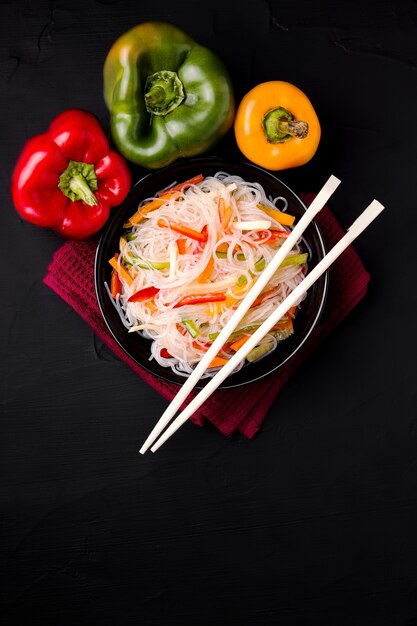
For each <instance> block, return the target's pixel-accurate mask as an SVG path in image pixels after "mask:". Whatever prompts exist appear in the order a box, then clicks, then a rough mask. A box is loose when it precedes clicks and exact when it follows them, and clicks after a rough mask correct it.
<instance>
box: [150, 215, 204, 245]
mask: <svg viewBox="0 0 417 626" xmlns="http://www.w3.org/2000/svg"><path fill="white" fill-rule="evenodd" d="M158 226H159V228H170V229H171V230H173V231H174V232H175V233H179V234H180V235H184V236H185V237H189V238H190V239H195V240H196V241H201V242H204V241H207V233H199V232H198V230H194V229H193V228H188V226H183V225H182V224H171V223H168V224H167V223H166V222H165V221H164V220H158Z"/></svg>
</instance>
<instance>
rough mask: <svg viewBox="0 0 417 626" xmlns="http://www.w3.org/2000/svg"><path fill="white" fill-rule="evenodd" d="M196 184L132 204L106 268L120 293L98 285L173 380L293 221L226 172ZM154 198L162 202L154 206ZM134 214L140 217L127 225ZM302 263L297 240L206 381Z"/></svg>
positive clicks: (276, 331)
mask: <svg viewBox="0 0 417 626" xmlns="http://www.w3.org/2000/svg"><path fill="white" fill-rule="evenodd" d="M196 178H197V181H198V182H194V183H192V184H191V185H190V184H189V182H188V183H187V181H185V183H180V184H179V185H176V186H175V187H170V188H169V189H167V188H165V189H164V190H163V191H162V192H161V193H160V192H158V193H156V194H155V196H153V197H149V198H147V199H144V200H143V201H142V202H141V203H140V205H139V207H138V210H137V211H136V212H135V213H134V214H133V217H135V220H134V222H135V223H133V224H132V225H131V226H130V229H129V230H127V231H124V232H123V235H122V236H121V237H120V238H119V250H118V252H116V253H115V255H114V256H113V257H112V258H111V259H110V264H111V266H112V268H113V269H116V270H117V268H119V278H120V280H121V284H122V289H121V291H120V290H117V289H109V288H108V285H107V289H108V290H109V291H110V293H111V295H112V297H113V299H114V305H115V308H116V310H117V311H118V313H119V315H120V316H121V319H122V320H123V323H124V324H125V325H126V326H128V327H129V331H128V332H129V333H133V332H140V333H143V334H144V336H145V337H147V338H149V339H151V340H152V347H151V353H152V357H153V358H155V359H156V361H157V362H158V363H159V364H160V365H161V366H162V367H170V368H171V369H172V370H173V371H174V372H177V373H180V374H183V375H184V374H185V375H188V374H189V373H190V372H191V371H192V370H193V368H194V367H195V364H196V363H198V362H199V361H200V360H201V358H202V356H203V355H204V354H205V353H206V352H207V350H208V349H209V347H210V345H211V344H212V342H213V341H214V340H215V339H216V337H217V336H218V335H219V333H220V332H221V330H222V329H223V328H224V325H225V324H226V323H227V321H228V319H230V317H231V315H232V314H233V311H234V310H235V309H236V308H237V307H238V306H239V302H240V301H241V299H242V298H243V297H244V295H245V293H247V291H248V290H249V289H250V287H251V286H252V285H253V283H254V282H256V280H257V279H258V276H259V274H260V273H261V272H262V271H263V269H264V268H265V266H266V264H267V262H269V261H270V259H271V258H272V256H273V255H275V253H276V252H277V250H278V248H279V247H280V246H281V245H282V242H283V241H284V236H287V235H288V234H289V232H290V230H289V225H293V224H294V220H295V218H294V216H291V215H289V214H288V213H287V212H285V209H286V208H287V202H286V200H285V199H284V198H282V197H281V198H280V201H281V202H284V206H283V209H284V211H283V212H280V211H278V210H277V209H274V204H273V203H272V202H271V201H270V200H269V199H268V198H267V196H266V194H265V191H264V190H263V189H262V188H260V187H259V186H258V185H257V184H255V183H248V182H246V181H244V180H243V179H241V178H239V177H237V176H229V175H228V174H227V173H226V172H217V173H216V174H215V175H213V176H207V177H206V178H203V177H202V176H199V177H196ZM192 180H196V179H195V178H194V179H192ZM254 185H255V186H254ZM190 187H191V188H190ZM170 190H171V191H172V192H173V193H172V194H170V193H169V192H170ZM255 190H256V193H254V192H255ZM175 193H178V196H175V195H174V194H175ZM163 197H164V198H165V200H164V203H163V204H162V205H159V204H158V203H157V204H154V202H155V199H158V198H163ZM266 210H267V211H268V212H266ZM138 214H139V215H140V214H142V218H141V219H140V220H138V221H137V216H138ZM266 217H268V218H269V219H268V220H266V219H265V218H266ZM129 221H130V222H132V217H131V218H130V220H129ZM283 222H285V223H286V225H283ZM236 226H237V228H236ZM280 235H282V236H280ZM307 263H308V253H307V252H303V250H302V248H301V246H300V244H298V243H297V244H296V245H295V246H294V247H293V248H292V250H291V251H290V253H289V254H288V255H287V256H286V257H285V259H284V260H283V262H282V264H281V266H280V268H279V270H278V271H277V272H276V273H275V274H274V276H273V277H272V278H271V281H270V282H269V283H268V286H267V287H265V288H264V289H263V290H262V291H261V293H260V294H259V297H258V298H256V299H255V300H254V302H253V304H252V306H251V307H250V309H249V311H248V312H247V313H246V315H245V316H244V318H243V319H242V322H241V325H240V327H239V328H238V329H237V330H236V331H235V332H233V333H232V334H231V336H230V337H229V340H228V342H226V344H224V346H223V349H222V351H221V353H220V354H219V357H218V359H215V360H214V361H213V362H212V363H211V364H210V366H209V368H208V370H209V371H208V373H207V376H211V375H212V374H213V370H214V369H216V368H218V367H221V366H222V365H224V364H225V363H227V360H228V359H229V358H231V356H232V355H233V353H234V352H235V351H236V346H238V345H241V343H242V342H244V341H246V340H247V337H248V336H252V335H253V333H254V332H255V330H256V329H257V328H259V326H260V325H261V324H262V322H263V321H264V320H265V319H266V318H267V317H268V315H269V314H270V312H271V311H273V310H274V309H275V308H276V307H277V306H278V305H279V304H280V302H282V300H283V299H284V298H285V296H286V295H287V294H288V293H289V292H290V291H291V290H292V289H293V288H294V287H295V286H296V285H297V284H299V283H300V282H301V280H302V279H303V277H304V275H305V273H306V271H307ZM114 294H116V295H114ZM296 309H297V307H294V308H293V309H292V310H290V311H288V314H287V315H285V316H284V317H283V319H281V320H280V321H279V322H278V323H277V324H276V325H275V326H274V327H273V328H272V329H271V331H270V333H268V336H267V337H266V338H265V339H264V340H262V342H260V344H259V345H258V346H256V347H255V348H254V349H253V351H251V352H250V353H249V354H248V358H247V361H249V362H250V361H255V360H258V359H259V358H262V357H263V356H265V355H266V354H268V353H269V352H271V351H272V350H273V349H274V348H275V347H276V346H277V344H278V343H279V342H280V341H283V340H285V339H286V338H288V337H290V336H291V335H292V334H293V333H294V327H293V317H294V316H295V312H296Z"/></svg>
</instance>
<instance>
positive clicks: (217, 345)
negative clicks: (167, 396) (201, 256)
mask: <svg viewBox="0 0 417 626" xmlns="http://www.w3.org/2000/svg"><path fill="white" fill-rule="evenodd" d="M340 182H341V181H340V180H339V179H338V178H336V177H335V176H333V175H332V176H330V178H329V179H328V181H327V182H326V183H325V185H324V186H323V188H322V189H321V190H320V192H319V193H318V194H317V195H316V197H315V198H314V200H313V202H312V203H311V205H310V206H309V207H308V209H307V210H306V212H305V213H304V215H303V216H302V218H301V219H300V221H299V222H298V224H296V226H295V227H294V229H293V230H292V232H291V234H290V235H289V236H288V237H287V239H285V240H284V243H283V245H282V246H281V247H280V249H279V250H278V251H277V252H276V254H275V256H274V257H273V258H272V260H271V261H270V262H269V263H268V265H267V266H266V267H265V269H264V271H263V272H262V274H261V275H260V276H259V278H258V280H257V281H256V283H255V284H254V285H253V287H252V288H251V289H250V290H249V292H248V293H247V294H246V296H245V298H244V299H243V300H242V302H241V303H240V305H239V306H238V308H237V309H236V311H235V312H234V314H233V315H232V316H231V318H230V319H229V321H228V322H227V323H226V325H225V326H224V328H223V329H222V330H221V332H220V334H219V335H218V336H217V338H216V339H215V341H214V342H213V344H212V345H211V346H210V348H209V350H208V351H207V352H206V353H205V354H204V356H203V358H202V359H201V361H200V362H199V363H198V365H197V366H196V367H195V369H194V371H193V372H192V374H190V376H189V377H188V378H187V380H186V381H185V383H184V385H183V386H182V387H181V389H180V390H179V392H178V393H177V395H176V396H175V397H174V398H173V400H172V401H171V403H170V404H169V406H168V407H167V409H166V410H165V411H164V413H163V414H162V416H161V418H160V419H159V421H158V422H157V424H156V425H155V427H154V428H153V430H152V431H151V433H150V435H149V436H148V438H147V439H146V441H145V443H144V444H143V446H142V447H141V449H140V453H141V454H144V453H145V452H146V451H147V450H148V448H149V447H150V446H152V447H151V451H152V452H156V450H158V448H160V447H161V446H162V444H164V443H165V442H166V441H167V439H169V438H170V437H171V436H172V435H173V434H174V433H175V432H176V431H177V430H178V428H180V426H182V425H183V424H184V423H185V422H186V421H187V420H188V418H189V417H191V415H193V413H194V412H195V411H196V410H197V409H198V408H199V407H200V406H201V405H202V404H203V403H204V402H205V401H206V400H207V398H208V397H209V396H210V395H211V394H212V393H213V391H215V389H217V387H218V386H219V385H220V384H221V383H222V382H223V381H224V379H225V378H226V377H227V376H229V374H231V373H232V372H233V370H234V369H235V368H236V367H237V366H238V365H239V364H240V363H241V361H243V359H244V358H245V357H246V355H247V354H249V352H250V351H251V350H252V348H254V347H255V346H256V345H257V344H259V343H260V341H261V340H262V339H263V337H264V336H265V335H266V334H267V333H268V332H269V331H270V330H271V328H272V327H273V326H275V324H277V323H278V322H279V320H280V319H281V318H282V317H283V316H284V315H285V314H286V313H287V311H288V310H289V309H290V308H291V307H292V306H293V305H294V304H295V303H296V302H297V301H298V300H299V299H300V298H301V296H303V295H304V294H305V293H306V292H307V290H308V289H309V288H310V287H311V286H312V285H313V284H314V283H315V282H316V280H318V278H320V276H321V275H322V274H323V273H324V272H325V271H326V270H327V269H328V268H329V267H330V265H331V264H332V263H334V261H335V260H336V259H337V258H338V257H339V256H340V255H341V254H342V252H343V251H344V250H346V248H347V247H348V246H349V245H350V244H351V243H352V242H353V241H354V239H356V237H358V236H359V235H360V234H361V233H362V232H363V231H364V230H365V229H366V228H367V227H368V226H369V224H370V223H371V222H372V221H373V220H374V219H375V218H376V217H377V216H378V215H379V214H380V213H381V211H382V210H383V209H384V207H383V205H382V204H381V203H380V202H378V200H373V201H372V202H371V203H370V204H369V206H368V207H367V208H366V209H365V210H364V211H363V213H361V215H359V217H358V218H357V219H356V220H355V221H354V222H353V224H352V225H351V227H350V228H349V229H348V231H347V232H346V234H345V235H344V237H342V239H340V241H339V242H338V243H337V244H336V245H335V246H333V248H332V249H331V250H330V251H329V252H328V253H327V254H326V255H325V256H324V257H323V259H322V260H321V261H320V262H319V263H318V264H317V265H316V267H314V268H313V269H312V270H311V272H309V273H308V274H307V275H306V276H305V278H304V279H303V280H302V281H301V282H300V283H299V284H298V285H297V287H295V288H294V289H293V291H292V292H291V293H290V294H289V295H288V296H287V298H285V300H284V301H283V302H282V303H281V304H280V305H279V306H278V307H277V308H276V309H275V311H273V312H272V313H271V315H270V316H269V317H268V318H267V319H266V320H265V321H264V322H263V324H262V325H261V326H260V327H259V328H258V329H257V330H256V331H255V332H254V333H253V335H252V336H251V337H250V338H249V339H248V341H246V343H245V344H244V345H243V346H242V347H241V348H240V349H239V350H238V351H237V352H236V353H235V354H234V355H233V356H232V358H231V359H229V361H228V362H227V363H226V364H225V365H223V367H222V368H221V369H220V370H219V371H218V372H217V374H216V375H215V376H214V377H213V378H212V379H211V380H210V382H208V383H207V385H206V386H205V387H204V388H203V389H202V390H201V391H200V393H199V394H198V395H197V396H196V397H195V398H194V399H193V400H192V401H191V402H190V404H189V405H188V406H187V407H186V408H185V409H184V410H183V411H182V412H181V413H180V414H179V415H178V416H177V418H176V419H175V420H174V421H173V422H172V423H171V425H170V426H169V427H168V428H166V430H165V431H164V432H163V433H162V431H163V430H164V428H165V427H166V426H168V424H169V422H170V421H171V420H172V419H173V417H174V416H175V414H176V413H177V411H178V410H179V408H180V407H181V405H182V403H183V402H184V400H185V399H186V398H187V396H188V395H189V393H190V392H191V391H192V389H193V388H194V387H195V385H196V384H197V382H198V381H199V380H200V378H201V376H202V375H203V373H204V372H205V371H206V369H207V367H208V365H209V364H210V363H211V361H212V360H213V358H214V357H215V356H216V355H217V353H218V352H219V351H220V349H221V348H222V346H223V345H224V344H225V343H226V341H227V340H228V338H229V336H230V335H231V333H232V332H233V331H234V330H235V328H236V327H237V325H238V324H239V322H240V321H241V319H242V318H243V316H244V315H245V314H246V313H247V311H248V310H249V308H250V307H251V305H252V304H253V302H254V301H255V300H256V298H257V297H258V296H259V294H260V292H261V291H262V290H263V289H264V288H265V286H266V285H267V284H268V282H269V281H270V280H271V278H272V276H273V275H274V274H275V272H276V271H277V269H278V268H279V266H280V265H281V263H282V261H283V260H284V259H285V257H286V256H287V254H288V252H289V251H290V250H291V249H292V247H293V246H294V245H295V244H296V243H297V241H298V240H299V239H300V237H301V235H302V234H303V232H304V231H305V229H306V228H307V226H308V225H309V224H310V223H311V221H312V220H313V219H314V217H315V216H316V215H317V213H319V211H321V209H322V208H323V207H324V205H325V204H326V202H327V201H328V199H329V198H330V196H331V195H332V194H333V192H334V191H335V190H336V189H337V187H338V186H339V185H340ZM161 433H162V435H161ZM159 435H161V436H160V437H159ZM158 437H159V439H158ZM157 439H158V440H157ZM156 440H157V441H156ZM155 441H156V443H154V442H155ZM152 444H153V445H152Z"/></svg>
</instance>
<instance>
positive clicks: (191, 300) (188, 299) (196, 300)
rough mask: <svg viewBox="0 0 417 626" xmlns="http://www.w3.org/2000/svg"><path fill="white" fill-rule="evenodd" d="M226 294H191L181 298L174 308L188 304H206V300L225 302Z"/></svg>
mask: <svg viewBox="0 0 417 626" xmlns="http://www.w3.org/2000/svg"><path fill="white" fill-rule="evenodd" d="M225 300H226V295H225V294H224V293H202V294H190V295H189V296H184V297H183V298H181V300H180V301H179V302H177V304H174V309H177V308H178V307H180V306H184V305H186V304H205V303H206V302H224V301H225Z"/></svg>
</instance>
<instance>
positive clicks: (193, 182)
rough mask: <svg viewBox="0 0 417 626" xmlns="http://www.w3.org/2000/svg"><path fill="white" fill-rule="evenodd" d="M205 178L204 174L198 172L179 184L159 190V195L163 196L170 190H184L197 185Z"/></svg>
mask: <svg viewBox="0 0 417 626" xmlns="http://www.w3.org/2000/svg"><path fill="white" fill-rule="evenodd" d="M203 180H204V176H203V175H202V174H197V176H193V178H189V179H188V180H185V181H184V182H183V183H179V184H178V185H174V186H173V187H169V189H164V190H163V191H159V192H158V193H157V195H158V196H162V195H163V194H166V193H167V192H169V191H183V190H185V189H188V187H191V186H192V185H197V183H201V182H203Z"/></svg>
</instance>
